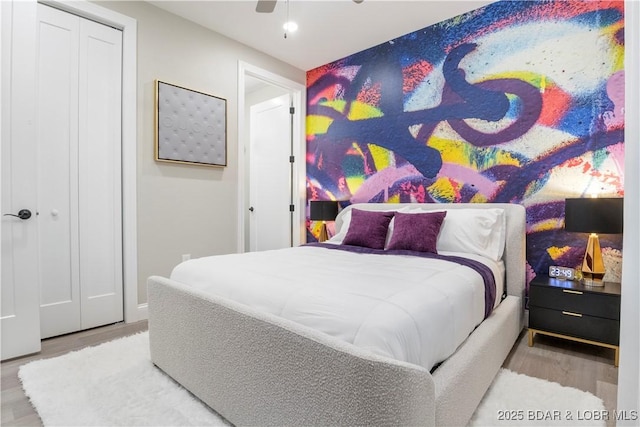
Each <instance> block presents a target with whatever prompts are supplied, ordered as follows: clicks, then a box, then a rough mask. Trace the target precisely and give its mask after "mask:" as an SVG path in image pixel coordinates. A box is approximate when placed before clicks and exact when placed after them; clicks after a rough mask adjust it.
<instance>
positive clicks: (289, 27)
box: [282, 21, 298, 38]
mask: <svg viewBox="0 0 640 427" xmlns="http://www.w3.org/2000/svg"><path fill="white" fill-rule="evenodd" d="M282 28H283V29H284V31H285V38H286V37H287V36H286V33H287V32H289V33H295V32H296V30H297V29H298V24H296V23H295V22H293V21H289V22H285V23H284V25H283V26H282Z"/></svg>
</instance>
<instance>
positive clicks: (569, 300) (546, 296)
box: [529, 285, 620, 320]
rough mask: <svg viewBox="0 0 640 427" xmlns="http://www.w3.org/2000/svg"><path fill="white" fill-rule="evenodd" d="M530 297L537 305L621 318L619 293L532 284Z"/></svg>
mask: <svg viewBox="0 0 640 427" xmlns="http://www.w3.org/2000/svg"><path fill="white" fill-rule="evenodd" d="M529 298H530V299H529V300H530V304H535V305H536V306H537V307H544V308H549V309H553V310H559V311H571V312H574V313H582V314H586V315H590V316H596V317H601V318H605V319H613V320H620V297H619V296H617V295H608V294H601V293H591V292H588V291H578V290H574V289H564V288H560V287H550V286H535V285H532V286H531V287H530V288H529Z"/></svg>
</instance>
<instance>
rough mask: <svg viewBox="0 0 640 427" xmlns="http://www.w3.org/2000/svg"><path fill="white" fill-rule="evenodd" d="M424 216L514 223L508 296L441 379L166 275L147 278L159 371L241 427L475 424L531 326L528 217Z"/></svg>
mask: <svg viewBox="0 0 640 427" xmlns="http://www.w3.org/2000/svg"><path fill="white" fill-rule="evenodd" d="M403 206H404V205H403V204H368V205H358V206H357V207H358V208H359V209H368V210H388V209H399V208H401V207H403ZM412 206H417V205H415V204H413V205H412ZM352 207H353V205H352V206H349V207H348V208H346V209H345V211H346V210H347V209H350V208H352ZM420 207H422V208H425V209H431V210H441V209H445V208H446V209H464V208H475V209H478V208H482V209H487V208H496V207H498V208H503V209H505V213H506V223H507V230H506V242H507V243H506V248H505V253H504V259H505V264H506V286H507V293H508V296H507V298H506V299H505V300H503V301H502V303H501V304H500V305H499V306H498V307H497V308H496V309H495V310H494V311H493V313H492V314H491V315H490V316H489V317H488V318H487V319H486V320H485V321H484V322H483V323H482V324H480V325H479V326H478V327H477V328H476V330H475V331H474V332H473V333H472V334H471V335H470V336H469V337H468V338H467V340H466V341H465V342H464V343H463V344H462V345H461V346H460V347H459V348H458V349H457V351H456V352H455V353H454V354H453V355H452V356H451V357H450V358H449V359H447V360H446V361H445V362H443V363H442V364H441V365H440V366H439V367H438V368H437V369H436V370H435V371H434V372H433V373H429V371H427V370H426V369H424V368H422V367H419V366H417V365H412V364H409V363H405V362H400V361H397V360H393V359H390V358H386V357H382V356H378V355H375V354H373V353H370V352H368V351H366V350H364V349H361V348H359V347H356V346H354V345H351V344H349V343H346V342H344V341H341V340H339V339H337V338H334V337H331V336H328V335H326V334H323V333H321V332H318V331H315V330H312V329H310V328H307V327H304V326H302V325H299V324H297V323H294V322H292V321H288V320H286V319H282V318H279V317H277V316H274V315H270V314H267V313H262V312H259V311H257V310H255V309H252V308H249V307H247V306H245V305H242V304H239V303H235V302H233V301H230V300H228V299H225V298H218V297H215V296H210V295H205V294H202V293H201V292H198V291H196V290H194V289H192V288H190V287H189V286H188V285H185V284H182V283H178V282H176V281H172V280H170V279H167V278H163V277H151V278H149V280H148V295H149V338H150V346H151V359H152V360H153V363H154V364H155V365H156V366H158V367H159V368H160V369H162V370H163V371H164V372H166V373H167V374H168V375H170V376H171V377H172V378H173V379H175V380H176V381H177V382H178V383H180V384H182V385H183V386H184V387H185V388H186V389H187V390H189V391H191V392H192V393H193V394H194V395H195V396H197V397H198V398H200V399H201V400H202V401H203V402H205V403H206V404H207V405H209V406H210V407H211V408H213V409H214V410H215V411H216V412H218V413H219V414H220V415H222V416H223V417H225V418H226V419H227V420H229V421H230V422H231V423H233V424H236V425H261V426H262V425H278V426H285V425H290V426H307V425H323V426H328V425H367V426H376V425H402V426H415V425H420V426H450V425H466V424H467V423H468V421H469V419H470V418H471V416H472V414H473V412H474V410H475V409H476V407H477V405H478V403H479V402H480V400H481V398H482V396H483V395H484V393H485V392H486V390H487V388H488V387H489V385H490V384H491V381H492V380H493V378H494V377H495V375H496V373H497V372H498V369H499V368H500V366H501V365H502V363H503V362H504V359H505V358H506V356H507V355H508V353H509V351H510V349H511V347H512V346H513V344H514V342H515V341H516V339H517V337H518V335H519V334H520V332H521V330H522V328H523V312H524V309H523V300H524V288H525V211H524V208H523V207H522V206H520V205H515V204H478V203H473V204H446V205H443V204H421V205H420ZM340 225H341V222H340V217H339V218H338V219H337V221H336V227H339V226H340Z"/></svg>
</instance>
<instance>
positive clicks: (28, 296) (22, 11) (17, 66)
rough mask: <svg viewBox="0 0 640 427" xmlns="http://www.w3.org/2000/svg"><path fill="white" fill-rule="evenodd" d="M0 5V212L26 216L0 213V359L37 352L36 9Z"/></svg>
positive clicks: (19, 4)
mask: <svg viewBox="0 0 640 427" xmlns="http://www.w3.org/2000/svg"><path fill="white" fill-rule="evenodd" d="M0 8H2V22H1V23H0V31H2V56H1V57H2V73H1V74H2V82H1V84H2V97H1V102H2V115H1V119H2V135H1V136H2V144H1V149H2V153H1V157H2V213H3V214H17V213H18V212H19V211H20V210H22V209H28V210H29V211H30V212H31V213H32V216H31V217H30V218H28V219H24V220H23V219H20V218H17V217H13V216H4V215H3V216H2V217H1V218H2V250H1V252H2V278H1V286H0V288H1V289H2V295H1V296H0V301H1V315H0V319H1V320H0V323H1V324H2V332H1V337H2V345H1V346H0V348H1V350H2V351H1V353H2V354H1V358H2V360H5V359H9V358H13V357H17V356H21V355H23V354H28V353H35V352H38V351H40V306H39V304H38V263H37V262H36V260H37V258H38V247H37V244H36V242H37V223H36V216H35V213H36V210H37V196H36V180H35V179H34V177H35V176H36V173H37V168H36V162H34V161H33V159H35V158H36V153H37V151H36V145H35V144H34V143H33V141H35V139H36V131H35V126H34V111H35V102H36V97H35V85H34V81H35V68H34V66H33V64H34V62H35V52H36V49H35V46H36V15H37V9H36V5H35V3H32V2H0Z"/></svg>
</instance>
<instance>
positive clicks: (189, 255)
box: [182, 254, 191, 262]
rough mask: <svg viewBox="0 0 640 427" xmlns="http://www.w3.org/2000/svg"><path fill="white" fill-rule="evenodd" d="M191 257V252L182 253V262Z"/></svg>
mask: <svg viewBox="0 0 640 427" xmlns="http://www.w3.org/2000/svg"><path fill="white" fill-rule="evenodd" d="M190 259H191V254H182V262H185V261H188V260H190Z"/></svg>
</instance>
